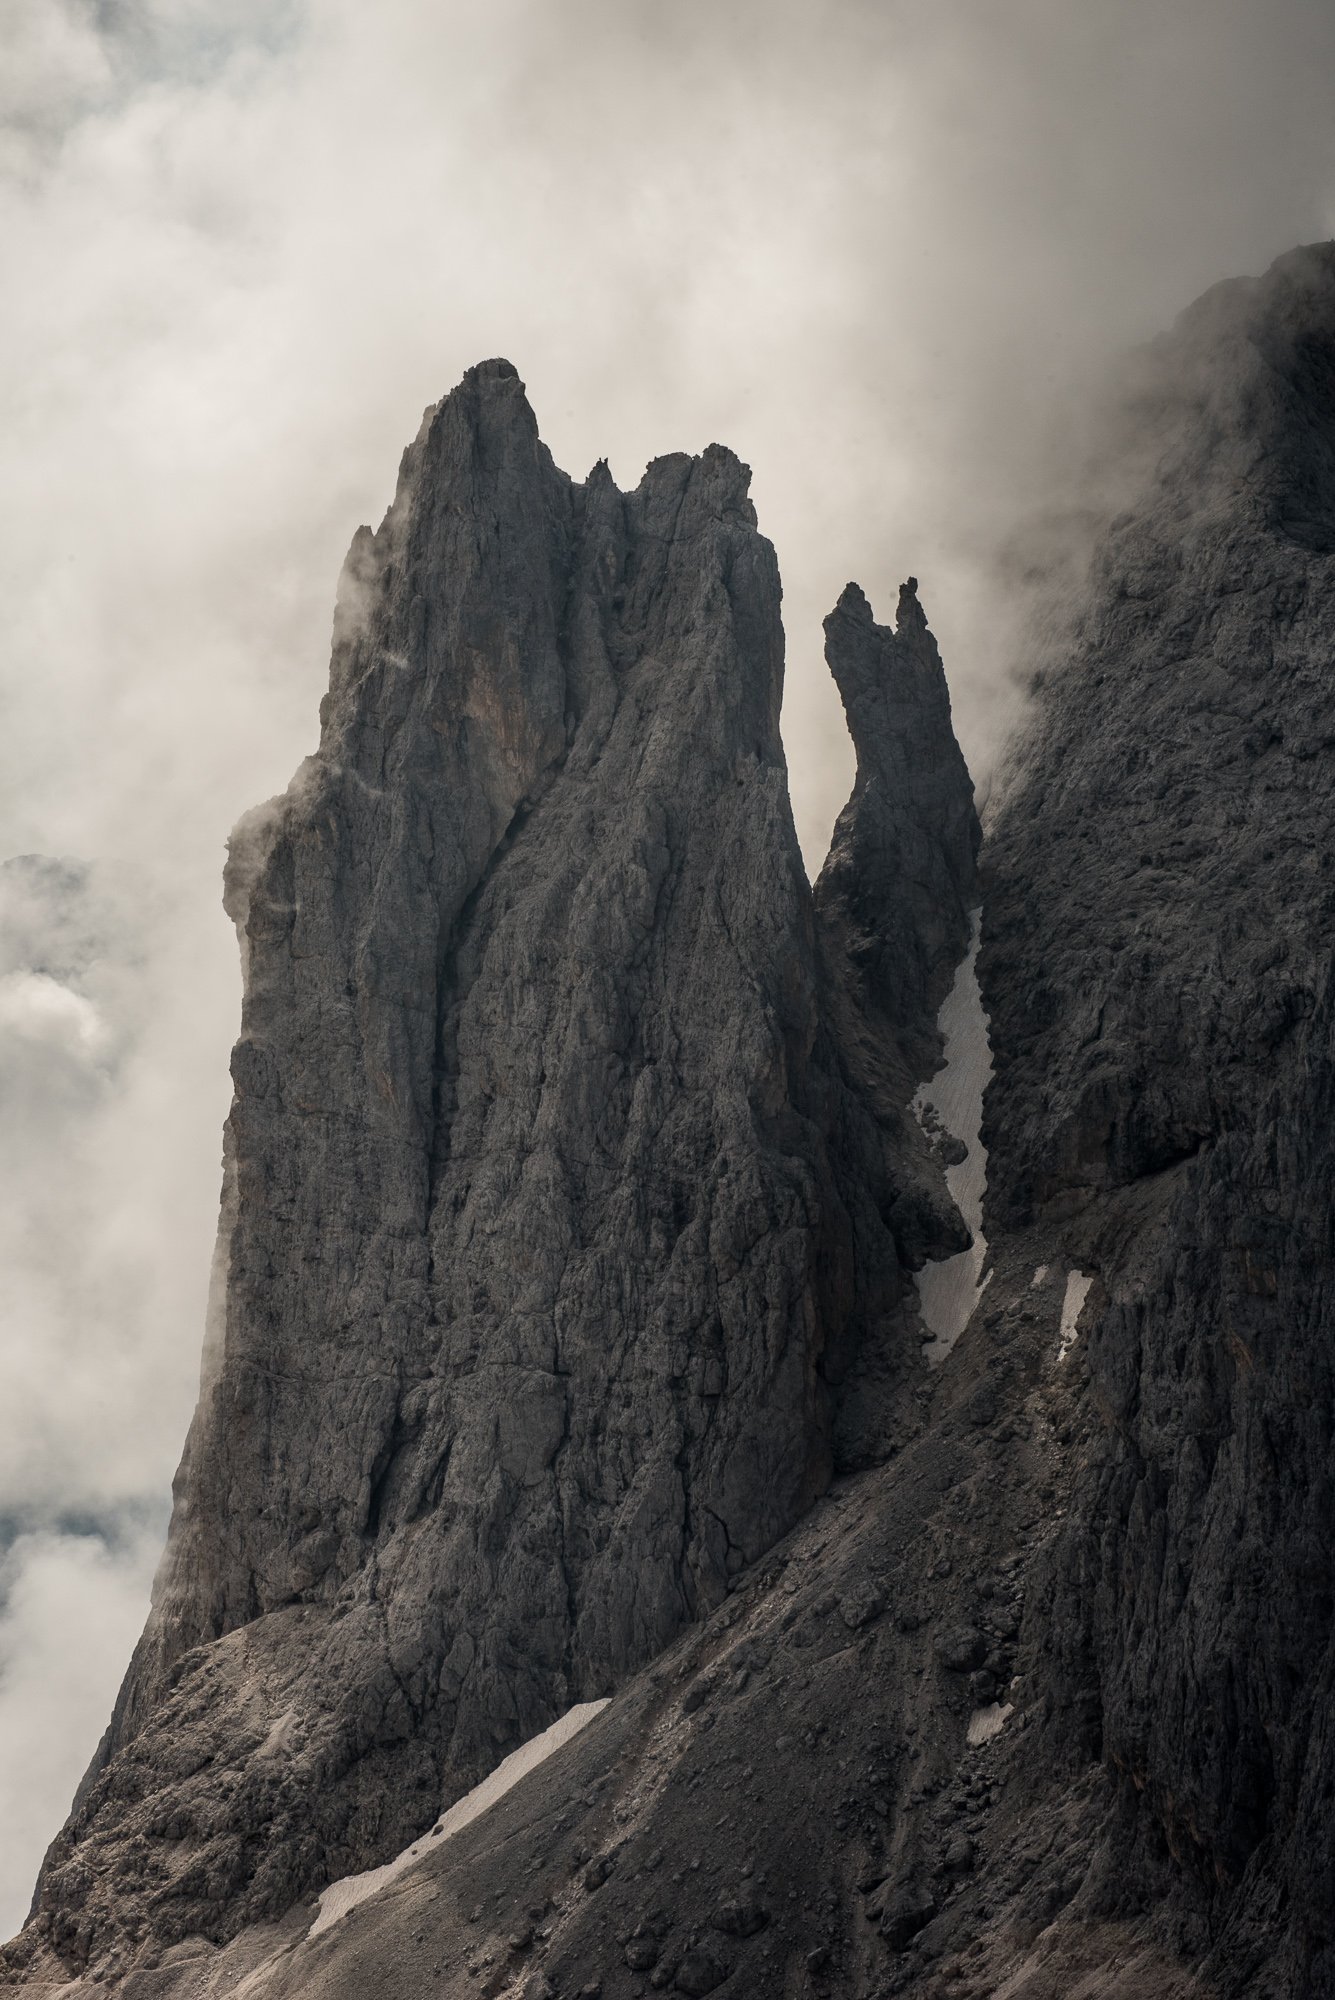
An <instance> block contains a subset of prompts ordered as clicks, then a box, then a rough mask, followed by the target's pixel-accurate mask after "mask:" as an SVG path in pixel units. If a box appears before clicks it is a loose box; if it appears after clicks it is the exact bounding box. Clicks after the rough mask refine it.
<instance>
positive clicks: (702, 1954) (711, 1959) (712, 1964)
mask: <svg viewBox="0 0 1335 2000" xmlns="http://www.w3.org/2000/svg"><path fill="white" fill-rule="evenodd" d="M727 1976H728V1966H727V1964H726V1963H725V1961H724V1960H723V1959H721V1958H715V1956H714V1954H713V1953H712V1952H709V1951H698V1950H692V1951H688V1952H687V1953H686V1955H685V1957H684V1958H683V1959H682V1961H681V1964H680V1965H679V1966H678V1967H677V1973H676V1977H675V1979H674V1980H673V1982H672V1983H673V1985H674V1986H675V1987H676V1989H677V1991H678V1993H688V1994H690V1995H691V1996H692V2000H700V1996H701V1995H702V1994H705V1993H712V1992H713V1991H714V1988H715V1987H716V1986H721V1985H722V1984H723V1982H724V1980H725V1979H726V1978H727Z"/></svg>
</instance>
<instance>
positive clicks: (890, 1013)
mask: <svg viewBox="0 0 1335 2000" xmlns="http://www.w3.org/2000/svg"><path fill="white" fill-rule="evenodd" d="M917 593H918V585H917V579H916V578H915V577H910V578H909V580H908V582H907V583H906V584H905V585H904V587H903V588H902V590H901V591H900V593H899V612H898V617H897V620H896V626H895V630H894V631H893V632H892V631H890V630H889V629H888V628H887V627H886V626H884V625H877V624H876V623H875V622H874V621H873V619H872V615H871V606H870V605H869V604H868V602H867V600H866V598H865V597H864V596H863V594H862V592H861V591H860V590H859V589H858V587H857V585H856V584H855V583H850V584H849V586H848V588H847V589H846V590H845V591H844V594H843V596H842V597H841V598H840V599H839V602H838V604H837V605H836V607H835V609H834V610H833V611H832V612H831V613H830V615H829V617H828V618H827V619H826V621H825V656H826V658H827V660H828V661H829V663H830V671H831V672H832V673H833V675H834V678H835V683H836V685H837V686H838V689H839V693H840V697H841V698H842V700H843V704H844V712H845V714H846V715H847V717H848V727H849V732H850V734H851V735H852V738H853V745H854V748H855V749H856V751H857V777H856V779H855V781H854V785H853V796H852V797H851V798H850V800H849V802H848V804H847V805H846V806H845V807H844V810H843V812H842V813H840V815H839V818H838V821H837V822H836V825H835V829H834V839H833V841H832V843H831V846H830V853H829V857H828V859H827V860H826V863H825V866H824V868H823V869H822V870H821V875H820V880H819V881H818V883H817V885H816V900H817V904H818V906H819V908H820V911H821V915H822V917H823V918H824V920H825V924H826V926H827V929H828V930H829V931H831V932H832V933H833V934H835V935H836V936H837V937H838V938H839V941H840V943H841V945H842V947H843V952H844V957H845V960H846V964H847V967H848V971H849V973H850V974H851V978H849V980H848V984H849V985H851V986H852V987H853V988H854V990H855V991H856V992H857V995H858V999H859V1001H860V1004H861V1008H862V1011H863V1012H864V1013H866V1012H871V1011H875V1012H877V1013H879V1014H880V1015H882V1016H883V1017H884V1019H885V1020H886V1021H887V1022H888V1023H890V1024H891V1026H892V1027H893V1029H894V1030H895V1031H896V1032H895V1035H894V1038H893V1041H892V1043H891V1046H895V1045H898V1046H899V1047H900V1048H903V1049H904V1050H906V1051H907V1052H908V1053H909V1054H910V1057H911V1060H912V1062H913V1066H914V1068H915V1070H916V1071H917V1073H919V1074H925V1073H926V1072H928V1071H929V1070H930V1069H931V1068H932V1067H934V1057H935V1055H936V1044H935V1042H934V1041H933V1040H932V1036H933V1035H934V1033H935V1021H936V1015H937V1010H938V1009H939V1008H940V1005H941V1002H942V1001H943V1000H944V999H945V997H946V994H947V993H948V992H949V990H950V983H951V980H952V978H953V977H954V972H955V967H956V966H957V965H958V964H959V961H960V959H961V958H962V957H963V955H964V947H965V944H966V942H967V940H968V935H969V911H970V909H971V907H972V905H973V903H974V902H975V901H976V900H977V898H976V894H975V882H976V875H975V863H976V861H977V858H978V846H979V842H980V840H981V838H982V833H981V830H980V828H979V825H978V816H977V814H976V813H975V811H974V805H973V792H972V788H971V786H970V784H969V778H968V772H967V771H966V769H965V765H964V758H963V756H962V755H961V754H960V750H959V746H958V745H957V744H956V742H955V738H954V732H953V730H952V728H951V721H950V698H949V695H948V693H947V691H946V677H945V674H944V672H943V671H942V667H941V657H940V654H939V653H938V652H937V649H936V641H935V640H934V639H933V637H932V635H931V633H930V631H929V630H928V628H927V619H926V616H925V614H924V612H923V609H922V606H921V604H919V602H918V594H917Z"/></svg>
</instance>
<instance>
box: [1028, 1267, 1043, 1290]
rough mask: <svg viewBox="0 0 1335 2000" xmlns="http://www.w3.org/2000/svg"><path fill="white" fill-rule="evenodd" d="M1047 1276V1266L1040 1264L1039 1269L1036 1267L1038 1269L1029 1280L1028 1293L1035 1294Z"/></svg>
mask: <svg viewBox="0 0 1335 2000" xmlns="http://www.w3.org/2000/svg"><path fill="white" fill-rule="evenodd" d="M1047 1275H1048V1267H1047V1265H1046V1264H1040V1265H1039V1267H1038V1269H1037V1270H1036V1271H1035V1273H1034V1275H1033V1277H1032V1278H1031V1279H1030V1280H1029V1289H1030V1291H1031V1292H1036V1291H1037V1290H1038V1288H1039V1286H1040V1285H1041V1284H1042V1283H1043V1282H1044V1280H1045V1279H1046V1277H1047Z"/></svg>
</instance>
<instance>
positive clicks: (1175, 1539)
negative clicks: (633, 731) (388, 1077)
mask: <svg viewBox="0 0 1335 2000" xmlns="http://www.w3.org/2000/svg"><path fill="white" fill-rule="evenodd" d="M1131 417H1132V420H1133V422H1132V429H1131V443H1132V445H1133V447H1134V446H1138V445H1143V443H1144V439H1145V431H1144V426H1145V425H1146V424H1147V423H1148V424H1150V425H1151V426H1152V436H1153V443H1154V450H1155V454H1156V459H1157V462H1156V464H1155V466H1154V470H1153V473H1152V474H1151V475H1150V477H1149V480H1148V482H1147V484H1146V485H1145V486H1144V487H1142V489H1141V490H1140V492H1139V493H1138V494H1136V495H1135V497H1134V500H1133V502H1132V504H1131V506H1130V510H1129V512H1128V513H1127V514H1126V515H1124V516H1123V517H1122V518H1121V519H1119V520H1116V521H1114V522H1113V523H1112V524H1111V526H1110V528H1109V529H1108V532H1107V534H1106V536H1105V538H1104V540H1103V542H1102V544H1101V547H1100V549H1099V552H1098V555H1097V558H1096V561H1095V564H1094V569H1093V574H1092V579H1091V587H1090V591H1089V595H1088V599H1087V603H1086V607H1085V611H1084V615H1083V618H1082V620H1081V624H1080V627H1079V629H1078V631H1077V633H1076V635H1075V641H1074V644H1073V646H1072V648H1071V652H1070V657H1069V660H1068V662H1067V664H1066V665H1065V666H1064V667H1062V668H1060V669H1059V670H1058V671H1057V672H1055V673H1054V674H1053V675H1052V677H1051V679H1050V681H1049V683H1048V685H1047V686H1046V687H1045V688H1044V689H1043V691H1042V693H1041V695H1040V698H1039V699H1040V707H1039V716H1038V722H1037V727H1036V729H1035V732H1034V734H1033V738H1032V740H1031V742H1030V743H1029V744H1028V745H1027V746H1026V747H1025V749H1024V752H1023V763H1022V767H1021V774H1020V776H1019V777H1018V778H1017V779H1016V781H1015V782H1014V785H1013V788H1012V791H1011V794H1010V796H1009V798H1008V800H1007V802H1006V804H1005V806H1004V808H1003V810H1002V812H1001V813H1000V815H999V817H998V820H997V823H996V827H995V830H994V833H993V835H992V844H991V859H990V886H989V890H988V895H987V901H986V913H987V914H986V920H985V945H984V955H983V966H982V977H983V983H984V989H985V993H986V996H987V1002H988V1005H989V1007H990V1009H991V1012H992V1019H993V1041H994V1053H995V1056H996V1063H997V1084H996V1087H995V1090H994V1091H993V1093H992V1095H991V1097H990V1099H989V1103H988V1107H987V1129H988V1133H989V1135H990V1138H991V1141H992V1146H993V1150H992V1153H991V1156H990V1160H989V1201H990V1204H991V1207H992V1212H993V1214H994V1215H995V1216H996V1217H997V1218H999V1219H1004V1221H1005V1223H1006V1224H1007V1225H1008V1226H1009V1227H1010V1228H1011V1229H1013V1230H1032V1231H1034V1232H1035V1234H1036V1235H1042V1234H1043V1233H1044V1232H1046V1233H1047V1234H1048V1236H1049V1237H1053V1236H1055V1237H1056V1238H1058V1239H1059V1240H1060V1242H1061V1245H1062V1247H1063V1252H1064V1254H1065V1256H1066V1257H1067V1259H1068V1261H1069V1262H1070V1263H1072V1264H1076V1265H1079V1266H1080V1268H1082V1269H1083V1270H1084V1271H1086V1272H1088V1273H1091V1274H1093V1276H1094V1278H1095V1287H1094V1291H1093V1293H1092V1294H1091V1298H1090V1303H1089V1307H1088V1309H1087V1312H1086V1315H1085V1320H1084V1327H1085V1331H1084V1333H1083V1336H1082V1346H1083V1356H1082V1366H1083V1368H1084V1369H1085V1370H1086V1371H1087V1380H1086V1384H1085V1387H1084V1390H1083V1395H1084V1397H1085V1399H1086V1400H1087V1404H1088V1407H1089V1408H1090V1409H1092V1410H1094V1411H1096V1412H1097V1414H1098V1424H1097V1427H1096V1430H1095V1432H1094V1435H1093V1437H1092V1439H1091V1445H1090V1451H1089V1456H1088V1460H1087V1462H1086V1463H1085V1464H1083V1465H1082V1466H1081V1467H1080V1468H1079V1471H1078V1474H1077V1477H1076V1482H1075V1486H1074V1491H1073V1498H1072V1505H1071V1514H1072V1519H1071V1524H1070V1526H1069V1528H1068V1529H1067V1530H1066V1532H1065V1533H1064V1534H1063V1535H1062V1536H1061V1538H1060V1541H1059V1544H1058V1546H1057V1548H1056V1549H1055V1550H1054V1554H1053V1581H1052V1589H1053V1593H1054V1597H1053V1610H1052V1632H1053V1640H1054V1648H1055V1650H1056V1652H1057V1654H1058V1656H1059V1658H1058V1663H1057V1664H1056V1665H1055V1667H1054V1700H1055V1701H1057V1702H1058V1703H1059V1704H1060V1705H1061V1707H1062V1709H1063V1711H1064V1712H1065V1713H1066V1714H1067V1716H1068V1717H1070V1718H1073V1719H1074V1721H1076V1722H1077V1723H1078V1724H1079V1725H1080V1727H1081V1733H1082V1734H1083V1736H1084V1738H1085V1742H1086V1744H1087V1747H1088V1749H1089V1750H1090V1752H1092V1753H1097V1754H1099V1755H1101V1756H1102V1758H1103V1759H1104V1760H1105V1761H1106V1762H1107V1763H1108V1765H1109V1766H1110V1767H1111V1768H1112V1769H1113V1770H1114V1771H1115V1772H1117V1773H1118V1774H1119V1781H1120V1787H1121V1793H1122V1801H1123V1806H1124V1810H1125V1814H1126V1818H1125V1823H1124V1825H1123V1827H1122V1831H1121V1835H1120V1838H1117V1839H1116V1844H1117V1846H1118V1851H1119V1855H1120V1859H1119V1863H1118V1865H1119V1867H1121V1868H1123V1869H1124V1870H1125V1876H1124V1881H1125V1887H1126V1895H1127V1897H1128V1898H1129V1899H1135V1898H1136V1897H1142V1898H1143V1896H1144V1894H1145V1893H1146V1886H1147V1884H1146V1876H1147V1869H1146V1867H1145V1865H1144V1856H1145V1855H1146V1853H1147V1852H1149V1851H1150V1850H1152V1849H1160V1848H1166V1849H1167V1851H1168V1852H1169V1853H1170V1854H1171V1855H1172V1856H1173V1858H1174V1860H1175V1862H1176V1864H1177V1866H1178V1868H1179V1869H1180V1870H1181V1872H1182V1878H1183V1880H1182V1885H1181V1889H1180V1893H1181V1895H1182V1896H1183V1898H1184V1900H1186V1901H1190V1900H1191V1896H1192V1894H1193V1893H1194V1894H1195V1895H1196V1897H1197V1899H1198V1900H1197V1904H1196V1907H1197V1908H1198V1909H1201V1910H1203V1912H1204V1914H1203V1916H1202V1918H1201V1922H1202V1931H1201V1936H1202V1938H1203V1939H1209V1940H1210V1955H1209V1960H1208V1964H1209V1975H1210V1977H1211V1979H1212V1980H1214V1981H1215V1982H1217V1986H1218V1990H1220V1991H1224V1992H1233V1991H1239V1992H1242V1991H1249V1992H1257V1991H1266V1992H1272V1991H1273V1992H1276V1993H1284V1994H1300V1993H1312V1994H1317V1993H1328V1992H1330V1991H1333V1990H1335V1922H1333V1921H1332V1915H1331V1911H1332V1903H1331V1897H1330V1883H1331V1881H1332V1879H1335V1875H1333V1873H1332V1871H1333V1870H1335V1809H1333V1807H1332V1798H1335V1748H1333V1746H1332V1743H1331V1739H1330V1730H1329V1713H1330V1698H1331V1686H1332V1675H1333V1674H1335V1650H1333V1649H1332V1628H1331V1616H1332V1609H1335V1558H1333V1556H1332V1539H1331V1534H1330V1526H1329V1524H1330V1520H1331V1518H1332V1514H1331V1507H1332V1499H1335V1372H1333V1371H1335V1320H1333V1319H1332V1305H1331V1281H1332V1261H1331V1250H1332V1246H1331V1240H1330V1215H1329V1179H1330V1153H1331V1139H1330V1131H1331V1125H1330V1106H1331V1099H1332V1087H1333V1084H1335V1071H1333V1070H1332V1049H1333V1046H1335V1045H1333V1043H1332V1029H1333V1028H1335V1014H1333V1012H1332V1000H1333V998H1335V996H1333V995H1332V982H1331V965H1332V947H1335V872H1332V871H1333V870H1335V855H1333V853H1332V846H1331V832H1332V826H1333V825H1335V764H1333V763H1332V755H1331V752H1332V746H1335V690H1333V688H1332V679H1331V666H1332V657H1333V655H1335V612H1332V602H1333V601H1335V599H1333V596H1332V593H1333V591H1335V528H1333V525H1332V524H1335V447H1333V446H1332V438H1333V437H1335V248H1333V247H1332V246H1322V247H1320V248H1318V249H1314V250H1303V251H1299V252H1296V253H1294V254H1293V255H1291V256H1290V257H1287V258H1285V259H1283V260H1281V262H1280V263H1279V264H1278V265H1276V266H1275V268H1274V269H1273V270H1272V271H1271V272H1270V273H1268V274H1267V276H1266V277H1265V278H1264V279H1262V280H1259V281H1255V282H1248V283H1245V284H1236V285H1228V286H1223V287H1219V288H1217V290H1216V291H1215V292H1213V293H1211V294H1209V295H1207V297H1206V298H1205V299H1203V300H1202V301H1201V302H1200V303H1199V304H1198V305H1197V306H1196V307H1194V308H1193V309H1192V311H1191V312H1190V313H1188V314H1186V315H1185V316H1184V318H1183V320H1182V321H1181V322H1180V323H1179V326H1178V327H1177V329H1176V330H1175V332H1174V334H1173V335H1172V336H1171V338H1170V339H1169V340H1168V341H1167V342H1165V343H1163V344H1162V345H1161V347H1160V349H1159V351H1158V352H1157V353H1156V354H1154V355H1152V356H1151V357H1149V358H1148V360H1147V362H1146V365H1145V372H1144V378H1143V381H1142V386H1141V391H1140V396H1139V399H1138V403H1137V405H1136V407H1135V408H1134V409H1133V410H1132V412H1131ZM1054 854H1057V855H1060V856H1061V865H1060V866H1059V867H1054V866H1053V861H1052V857H1053V855H1054ZM1188 1885H1194V1887H1189V1886H1188ZM1212 1990H1213V1989H1212Z"/></svg>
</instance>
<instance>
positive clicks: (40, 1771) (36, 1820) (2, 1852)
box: [0, 1530, 160, 1937]
mask: <svg viewBox="0 0 1335 2000" xmlns="http://www.w3.org/2000/svg"><path fill="white" fill-rule="evenodd" d="M159 1539H160V1537H159V1535H158V1534H156V1533H148V1532H144V1531H142V1530H141V1531H140V1532H139V1533H138V1534H137V1535H134V1536H132V1537H131V1538H130V1539H129V1540H128V1541H126V1542H125V1543H123V1544H118V1545H115V1546H110V1547H109V1546H108V1545H107V1543H106V1542H104V1541H102V1540H100V1539H99V1538H97V1537H96V1536H94V1535H73V1534H65V1535H58V1534H52V1533H46V1534H39V1535H25V1536H23V1537H22V1538H21V1539H19V1540H18V1541H16V1542H15V1543H14V1544H13V1545H12V1546H11V1547H10V1548H9V1549H8V1550H7V1551H6V1553H5V1555H4V1557H3V1560H0V1771H3V1772H4V1774H5V1810H4V1812H3V1813H2V1814H0V1930H3V1932H4V1935H5V1936H6V1937H8V1936H10V1935H11V1934H12V1933H13V1932H14V1931H15V1930H17V1929H18V1927H19V1925H20V1924H21V1923H22V1921H23V1919H24V1917H25V1916H26V1915H27V1910H28V1903H29V1900H30V1898H31V1895H32V1886H33V1879H34V1876H35V1872H36V1871H35V1862H36V1860H40V1858H41V1855H42V1853H43V1851H44V1849H45V1847H46V1845H47V1843H48V1842H49V1841H50V1839H51V1837H52V1835H53V1834H54V1833H55V1832H56V1830H57V1827H58V1825H59V1821H60V1816H61V1815H59V1814H58V1815H57V1816H56V1818H55V1819H53V1818H52V1802H53V1801H54V1800H56V1799H61V1800H63V1801H65V1803H66V1805H68V1802H69V1800H70V1799H71V1798H72V1797H73V1796H74V1788H75V1786H76V1785H77V1784H78V1782H79V1780H80V1778H81V1777H82V1776H83V1774H84V1771H85V1770H86V1769H87V1767H88V1764H89V1762H90V1761H91V1759H92V1755H93V1752H94V1750H96V1748H97V1745H98V1741H99V1739H100V1737H101V1735H102V1732H103V1730H104V1729H105V1728H106V1726H107V1722H108V1721H109V1719H110V1715H111V1705H112V1702H113V1701H114V1700H115V1697H116V1688H117V1685H118V1683H119V1680H120V1677H121V1674H122V1673H123V1672H124V1668H125V1662H126V1661H127V1660H128V1658H129V1655H130V1651H131V1649H132V1647H133V1645H134V1642H135V1640H136V1639H137V1638H138V1636H139V1630H140V1627H141V1626H142V1624H143V1621H144V1618H145V1617H146V1615H147V1612H148V1589H149V1583H150V1580H151V1578H152V1574H153V1565H154V1562H155V1560H156V1557H157V1549H158V1543H159ZM62 1810H63V1809H62Z"/></svg>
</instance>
